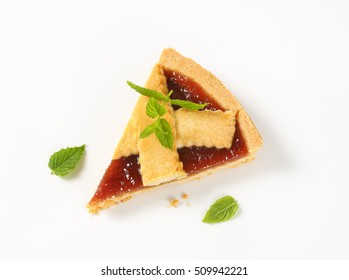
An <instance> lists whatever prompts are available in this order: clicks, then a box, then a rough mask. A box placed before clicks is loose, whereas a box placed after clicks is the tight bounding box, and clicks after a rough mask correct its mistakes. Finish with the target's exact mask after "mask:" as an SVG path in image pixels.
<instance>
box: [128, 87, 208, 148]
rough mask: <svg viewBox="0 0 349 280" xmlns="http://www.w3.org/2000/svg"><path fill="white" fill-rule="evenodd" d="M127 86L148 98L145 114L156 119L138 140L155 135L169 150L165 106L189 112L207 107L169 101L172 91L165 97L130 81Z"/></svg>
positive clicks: (170, 137)
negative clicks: (175, 106) (177, 107)
mask: <svg viewBox="0 0 349 280" xmlns="http://www.w3.org/2000/svg"><path fill="white" fill-rule="evenodd" d="M127 84H128V85H129V86H130V87H131V88H132V89H134V90H135V91H137V92H138V93H140V94H142V95H144V96H147V97H149V100H148V103H147V106H146V114H147V115H148V116H149V117H151V118H152V119H155V118H156V121H155V122H154V123H152V124H150V125H148V126H147V127H146V128H145V129H143V130H142V132H141V134H140V138H146V137H148V136H150V135H152V134H153V133H155V135H156V137H157V138H158V140H159V142H160V143H161V145H162V146H164V147H165V148H168V149H171V150H172V149H173V143H174V139H173V133H172V129H171V125H170V123H169V122H168V121H167V120H166V119H165V118H163V116H164V115H165V114H166V107H165V105H166V104H170V105H177V106H180V107H182V108H185V109H189V110H200V109H203V108H205V107H206V106H207V105H208V103H202V104H197V103H194V102H191V101H187V100H180V99H171V94H172V93H173V91H172V90H171V91H170V92H169V93H168V94H167V95H166V96H165V95H163V94H162V93H161V92H158V91H156V90H152V89H148V88H144V87H141V86H138V85H136V84H134V83H132V82H130V81H127Z"/></svg>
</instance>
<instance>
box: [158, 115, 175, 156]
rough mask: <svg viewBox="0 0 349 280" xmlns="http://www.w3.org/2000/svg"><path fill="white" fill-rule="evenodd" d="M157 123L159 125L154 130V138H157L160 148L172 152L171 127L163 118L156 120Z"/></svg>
mask: <svg viewBox="0 0 349 280" xmlns="http://www.w3.org/2000/svg"><path fill="white" fill-rule="evenodd" d="M157 122H158V123H159V125H158V126H157V127H156V128H155V135H156V137H157V138H158V140H159V142H160V143H161V145H162V146H164V147H165V148H169V149H171V150H172V148H173V134H172V129H171V125H170V124H169V122H168V121H167V120H166V119H164V118H161V119H158V120H157Z"/></svg>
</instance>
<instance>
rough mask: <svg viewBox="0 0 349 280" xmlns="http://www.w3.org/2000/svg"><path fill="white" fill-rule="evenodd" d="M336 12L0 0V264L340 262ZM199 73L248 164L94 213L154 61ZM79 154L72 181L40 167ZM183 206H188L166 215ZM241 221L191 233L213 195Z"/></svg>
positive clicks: (348, 230)
mask: <svg viewBox="0 0 349 280" xmlns="http://www.w3.org/2000/svg"><path fill="white" fill-rule="evenodd" d="M348 13H349V9H348V4H347V1H344V0H343V1H295V0H293V1H190V2H189V1H178V0H177V1H174V0H173V1H158V2H156V1H127V2H126V1H22V2H19V1H2V2H1V4H0V122H1V123H0V125H1V130H0V131H1V138H0V143H1V145H0V155H1V160H0V170H1V178H0V198H1V203H0V222H1V226H0V248H1V249H0V258H1V259H23V258H24V259H110V258H112V259H124V260H125V259H126V260H127V259H165V260H166V259H348V258H349V242H348V236H349V225H348V214H349V210H348V209H349V205H348V198H349V176H348V172H349V171H348V162H347V159H348V151H347V147H348V141H349V137H348V123H349V122H348V121H349V117H348V106H349V97H348V94H349V92H348V91H349V86H348V83H349V81H348V77H349V55H348V50H349V39H348V29H349V19H348ZM167 47H173V48H175V49H177V50H178V51H180V52H181V53H182V54H183V55H185V56H189V57H192V58H193V59H195V60H196V61H197V62H198V63H200V64H201V65H203V66H204V67H206V68H207V69H209V70H210V71H211V72H213V73H214V74H215V75H216V76H217V77H219V78H220V79H221V80H222V81H223V83H224V84H225V85H226V86H227V87H228V88H229V89H230V90H231V91H232V92H233V93H234V94H235V96H236V97H237V98H238V99H239V100H240V101H241V103H242V104H243V105H244V106H245V108H246V110H247V112H248V113H249V114H250V116H251V117H252V119H253V121H254V122H255V124H256V126H257V127H258V129H259V130H260V133H261V134H262V136H263V138H264V146H263V148H262V149H261V150H260V152H259V153H258V154H257V158H256V160H255V161H253V162H251V163H250V164H247V165H244V166H241V167H239V168H236V169H230V170H224V171H222V172H219V173H216V174H214V175H212V176H209V177H206V178H204V179H202V180H200V181H195V182H191V183H186V184H181V185H179V184H178V185H176V184H173V185H170V186H168V187H163V188H162V189H159V190H157V191H154V192H149V193H147V194H143V195H141V196H138V197H136V198H134V199H132V200H130V201H129V202H127V203H125V204H123V205H119V206H115V207H112V208H110V209H109V210H107V211H104V212H102V213H101V214H100V215H98V216H93V215H90V214H88V212H87V209H86V207H85V206H86V204H87V202H88V201H89V199H90V198H91V197H92V195H93V194H94V191H95V189H96V187H97V185H98V183H99V180H100V179H101V177H102V175H103V173H104V170H105V169H106V168H107V166H108V164H109V162H110V159H111V156H112V153H113V150H114V148H115V146H116V144H117V142H118V140H119V138H120V136H121V134H122V132H123V129H124V128H125V125H126V123H127V121H128V118H129V117H130V115H131V112H132V108H133V106H134V105H135V102H136V100H137V98H138V96H137V94H136V93H135V92H133V91H132V90H131V89H129V88H128V87H127V85H126V83H125V81H126V80H131V81H133V82H135V83H137V84H143V83H144V82H145V81H146V79H147V77H148V75H149V73H150V71H151V69H152V67H153V65H154V63H156V61H157V60H158V58H159V56H160V53H161V50H162V49H163V48H167ZM81 144H87V152H86V156H85V158H84V159H83V162H82V164H81V165H80V167H79V168H78V170H76V171H75V172H74V173H73V174H72V175H70V176H68V177H67V178H59V177H55V176H52V175H50V170H49V169H48V167H47V163H48V160H49V157H50V155H51V154H52V153H53V152H55V151H56V150H59V149H60V148H62V147H66V146H75V145H81ZM181 192H186V193H188V194H189V199H190V202H191V206H190V207H187V206H186V205H181V206H180V207H179V208H177V209H174V208H167V203H168V201H167V199H168V198H169V197H171V196H177V197H178V196H179V195H180V194H181ZM224 195H232V196H234V197H235V198H236V199H237V200H238V201H239V203H240V207H241V211H240V213H239V214H238V215H237V216H236V218H235V219H233V220H232V221H230V222H227V223H223V224H219V225H213V226H212V225H207V224H203V223H202V222H201V219H202V217H203V216H204V214H205V212H206V210H207V208H208V207H209V206H210V205H211V204H212V203H213V202H214V201H215V200H216V199H217V198H219V197H221V196H224Z"/></svg>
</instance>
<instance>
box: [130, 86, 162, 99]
mask: <svg viewBox="0 0 349 280" xmlns="http://www.w3.org/2000/svg"><path fill="white" fill-rule="evenodd" d="M127 84H128V85H129V86H130V87H131V88H132V89H134V90H135V91H137V92H138V93H140V94H142V95H144V96H148V97H153V98H155V99H158V100H165V98H166V97H165V96H164V95H163V94H162V93H160V92H158V91H156V90H152V89H148V88H144V87H140V86H137V85H136V84H134V83H132V82H130V81H127Z"/></svg>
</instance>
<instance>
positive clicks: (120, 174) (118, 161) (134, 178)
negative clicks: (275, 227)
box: [87, 49, 262, 213]
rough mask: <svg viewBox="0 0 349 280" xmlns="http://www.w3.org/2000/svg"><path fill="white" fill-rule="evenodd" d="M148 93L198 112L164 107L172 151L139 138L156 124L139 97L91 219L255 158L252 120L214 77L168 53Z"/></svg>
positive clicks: (154, 72) (91, 205)
mask: <svg viewBox="0 0 349 280" xmlns="http://www.w3.org/2000/svg"><path fill="white" fill-rule="evenodd" d="M145 88H148V89H152V90H156V91H158V92H161V93H163V94H164V95H167V94H168V92H169V91H170V90H172V91H173V93H172V95H171V99H172V98H173V99H181V100H187V101H192V102H195V103H208V105H207V106H206V107H205V108H204V109H203V110H199V111H192V110H188V109H184V108H178V107H177V106H171V105H166V114H165V115H164V116H163V117H164V118H165V119H166V120H167V121H168V123H169V124H170V126H171V129H172V133H173V137H174V139H175V141H174V147H173V149H168V148H166V147H164V146H162V145H161V143H160V142H159V141H158V140H157V139H156V136H155V134H152V135H150V136H149V137H146V138H140V133H141V131H142V130H143V129H144V128H146V127H147V126H148V125H150V124H151V123H152V121H153V120H152V119H151V118H150V117H148V116H147V115H146V105H147V102H148V99H149V98H148V97H146V96H140V97H139V99H138V101H137V104H136V105H135V108H134V110H133V113H132V116H131V118H130V120H129V122H128V124H127V126H126V129H125V131H124V134H123V135H122V137H121V140H120V142H119V144H118V145H117V147H116V149H115V152H114V155H113V158H112V161H111V163H110V165H109V167H108V168H107V170H106V171H105V174H104V176H103V178H102V180H101V181H100V184H99V186H98V188H97V190H96V192H95V194H94V196H93V197H92V199H91V200H90V202H89V203H88V205H87V207H88V209H89V211H90V212H91V213H97V212H98V211H99V210H101V209H105V208H108V207H110V206H111V205H113V204H118V203H120V202H124V201H126V200H128V199H130V198H131V197H132V196H134V195H136V194H140V193H142V192H145V191H150V190H154V189H155V188H157V187H160V186H163V185H165V184H166V183H169V182H179V181H185V180H191V179H195V178H201V177H203V176H205V175H208V174H210V173H212V172H215V171H216V170H218V169H221V168H226V167H236V166H238V165H240V164H242V163H245V162H248V161H250V160H252V159H254V158H255V153H256V151H257V150H258V149H259V148H260V147H261V145H262V138H261V136H260V134H259V133H258V131H257V129H256V127H255V125H254V124H253V122H252V121H251V119H250V117H249V116H248V114H247V113H246V111H245V110H244V108H243V107H242V106H241V104H240V103H239V102H238V101H237V99H236V98H235V97H234V96H233V95H232V94H231V93H230V92H229V90H228V89H227V88H226V87H225V86H224V85H223V84H222V82H221V81H220V80H218V79H217V78H216V77H215V76H214V75H213V74H212V73H210V72H209V71H207V70H205V69H204V68H203V67H201V66H200V65H199V64H197V63H196V62H194V61H193V60H192V59H190V58H186V57H183V56H182V55H181V54H180V53H178V52H177V51H175V50H174V49H165V50H164V51H163V52H162V54H161V57H160V60H159V62H158V63H157V64H156V65H155V66H154V68H153V70H152V72H151V74H150V77H149V79H148V81H147V83H146V85H145Z"/></svg>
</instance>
